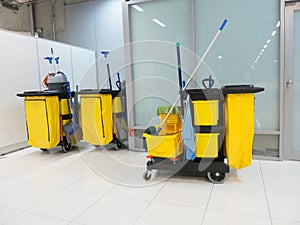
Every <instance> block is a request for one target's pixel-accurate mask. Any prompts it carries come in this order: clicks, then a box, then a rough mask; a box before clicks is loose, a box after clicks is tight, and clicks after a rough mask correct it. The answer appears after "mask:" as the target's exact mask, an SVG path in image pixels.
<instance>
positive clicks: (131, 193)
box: [109, 182, 165, 201]
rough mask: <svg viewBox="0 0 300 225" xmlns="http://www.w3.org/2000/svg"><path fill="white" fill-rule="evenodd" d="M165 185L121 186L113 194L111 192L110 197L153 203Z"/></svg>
mask: <svg viewBox="0 0 300 225" xmlns="http://www.w3.org/2000/svg"><path fill="white" fill-rule="evenodd" d="M164 184H165V182H159V183H155V184H146V185H145V186H141V185H139V186H133V185H130V186H128V185H122V184H119V185H117V186H116V187H115V188H114V189H113V190H112V191H111V192H109V195H111V196H121V197H130V198H135V199H141V200H148V201H151V200H153V199H154V197H155V196H156V195H157V194H158V192H159V191H160V189H161V188H162V186H163V185H164Z"/></svg>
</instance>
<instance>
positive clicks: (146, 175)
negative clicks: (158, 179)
mask: <svg viewBox="0 0 300 225" xmlns="http://www.w3.org/2000/svg"><path fill="white" fill-rule="evenodd" d="M150 178H151V170H147V171H146V172H145V173H144V179H145V180H150Z"/></svg>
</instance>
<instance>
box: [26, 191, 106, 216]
mask: <svg viewBox="0 0 300 225" xmlns="http://www.w3.org/2000/svg"><path fill="white" fill-rule="evenodd" d="M100 197H101V195H100V194H94V193H87V192H82V191H75V190H70V189H64V190H62V191H61V192H59V193H57V194H56V195H54V196H53V197H52V198H51V199H48V200H46V201H44V202H42V203H41V204H38V205H36V206H35V207H34V208H32V209H30V212H33V213H36V214H39V215H45V216H49V217H54V218H58V219H63V220H69V221H71V220H73V219H74V218H75V217H76V216H78V215H80V214H81V213H82V212H83V211H84V210H85V209H87V208H88V207H89V206H90V205H92V204H93V203H94V202H95V201H97V200H98V199H99V198H100Z"/></svg>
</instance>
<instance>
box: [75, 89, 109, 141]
mask: <svg viewBox="0 0 300 225" xmlns="http://www.w3.org/2000/svg"><path fill="white" fill-rule="evenodd" d="M80 102H81V123H82V134H83V140H84V141H86V142H88V143H90V144H93V145H106V144H109V143H110V142H111V141H112V140H113V125H112V96H111V94H82V95H81V98H80Z"/></svg>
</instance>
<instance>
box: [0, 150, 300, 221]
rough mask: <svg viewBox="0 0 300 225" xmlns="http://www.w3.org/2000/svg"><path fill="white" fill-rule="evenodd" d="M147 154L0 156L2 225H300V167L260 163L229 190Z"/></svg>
mask: <svg viewBox="0 0 300 225" xmlns="http://www.w3.org/2000/svg"><path fill="white" fill-rule="evenodd" d="M145 156H146V153H141V152H132V151H126V150H121V151H115V150H103V149H96V148H95V147H91V146H85V147H84V148H81V150H78V149H77V150H76V149H75V150H73V151H71V152H69V153H62V152H59V151H58V152H51V153H49V152H41V151H40V150H38V149H35V148H28V149H25V150H22V151H19V152H15V153H12V154H9V155H6V156H2V157H0V224H5V225H24V224H26V225H27V224H30V225H52V224H53V225H67V224H70V225H93V224H95V225H96V224H97V225H99V224H100V225H127V224H128V225H148V224H149V225H154V224H155V225H166V224H172V225H183V224H189V225H194V224H195V225H219V224H222V225H235V224H236V225H240V224H243V225H248V224H249V225H253V224H255V225H300V176H299V171H300V162H293V161H283V162H279V161H261V160H254V161H253V165H252V166H251V167H248V168H245V169H242V170H239V171H234V170H231V172H230V173H229V174H228V176H227V178H226V180H225V182H224V183H223V184H212V183H210V182H209V181H208V180H206V178H195V177H170V176H169V175H170V174H168V173H166V172H156V173H155V172H153V175H152V178H151V180H150V181H147V182H146V181H144V179H143V177H142V175H143V173H144V172H145V162H146V159H145Z"/></svg>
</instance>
